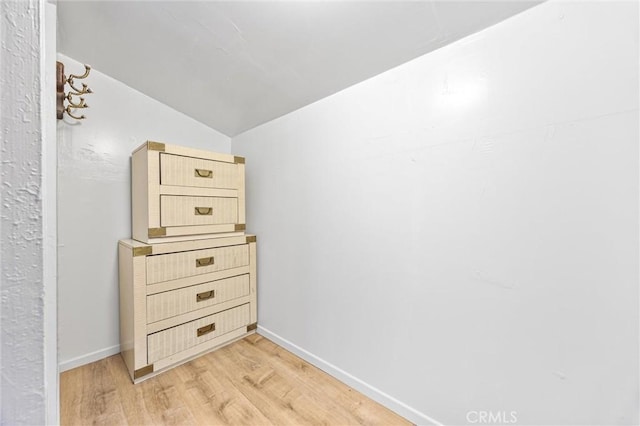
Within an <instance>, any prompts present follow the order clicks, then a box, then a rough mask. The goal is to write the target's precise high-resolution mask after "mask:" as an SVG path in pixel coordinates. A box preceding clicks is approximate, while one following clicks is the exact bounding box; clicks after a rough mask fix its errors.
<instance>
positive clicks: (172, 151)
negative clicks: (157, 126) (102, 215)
mask: <svg viewBox="0 0 640 426" xmlns="http://www.w3.org/2000/svg"><path fill="white" fill-rule="evenodd" d="M131 163H132V164H131V169H132V173H131V184H132V185H131V187H132V191H131V192H132V194H131V195H132V198H131V207H132V213H133V215H132V219H133V220H132V229H133V238H134V239H136V240H138V241H142V242H146V243H153V242H167V241H179V240H185V239H190V240H193V239H198V238H212V237H213V236H215V235H212V234H221V233H223V234H226V235H228V234H229V233H237V234H238V235H240V234H242V231H244V229H245V183H244V167H245V166H244V158H242V157H236V156H233V155H229V154H219V153H215V152H209V151H202V150H197V149H192V148H185V147H181V146H176V145H169V144H165V143H159V142H146V143H144V144H143V145H142V146H140V147H139V148H138V149H137V150H136V151H134V153H133V155H132V158H131Z"/></svg>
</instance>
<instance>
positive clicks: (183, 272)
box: [146, 244, 249, 284]
mask: <svg viewBox="0 0 640 426" xmlns="http://www.w3.org/2000/svg"><path fill="white" fill-rule="evenodd" d="M146 261H147V284H155V283H159V282H163V281H170V280H177V279H179V278H185V277H190V276H193V275H201V274H207V273H209V272H216V271H222V270H224V269H231V268H238V267H240V266H246V265H248V264H249V245H248V244H242V245H238V246H227V247H219V248H212V249H205V250H193V251H183V252H179V253H170V254H160V255H155V256H147V258H146Z"/></svg>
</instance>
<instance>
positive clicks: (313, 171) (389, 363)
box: [232, 1, 639, 425]
mask: <svg viewBox="0 0 640 426" xmlns="http://www.w3.org/2000/svg"><path fill="white" fill-rule="evenodd" d="M638 52H639V46H638V4H637V2H588V1H585V2H548V3H543V4H542V5H540V6H536V7H534V8H532V9H530V10H528V11H526V12H524V13H522V14H520V15H518V16H515V17H513V18H511V19H508V20H506V21H504V22H502V23H500V24H498V25H496V26H494V27H491V28H489V29H487V30H485V31H482V32H480V33H478V34H476V35H474V36H471V37H468V38H466V39H464V40H461V41H459V42H457V43H454V44H452V45H449V46H446V47H444V48H442V49H440V50H438V51H436V52H433V53H430V54H427V55H426V56H423V57H421V58H419V59H416V60H414V61H411V62H409V63H407V64H405V65H402V66H400V67H398V68H396V69H394V70H391V71H389V72H387V73H384V74H382V75H379V76H377V77H374V78H372V79H370V80H368V81H365V82H363V83H360V84H358V85H356V86H353V87H351V88H349V89H347V90H345V91H343V92H340V93H338V94H336V95H334V96H331V97H329V98H326V99H324V100H322V101H319V102H317V103H315V104H313V105H311V106H308V107H306V108H303V109H301V110H299V111H297V112H294V113H291V114H289V115H287V116H284V117H282V118H280V119H277V120H275V121H272V122H270V123H267V124H265V125H263V126H261V127H258V128H256V129H255V130H252V131H249V132H247V133H245V134H242V135H240V136H237V137H234V138H233V141H232V150H233V152H234V153H236V154H240V155H245V156H246V157H247V190H248V199H247V206H248V212H247V213H248V217H247V224H248V230H249V231H250V232H254V233H256V234H257V235H258V241H259V243H258V251H259V253H258V256H259V257H258V259H259V262H258V265H259V271H258V275H259V288H258V296H259V305H258V306H259V315H258V316H259V325H260V329H259V331H261V332H262V333H265V334H267V336H271V337H273V338H274V339H276V340H277V341H278V342H279V343H282V344H285V345H286V346H288V347H290V348H292V349H294V350H296V351H297V352H298V353H301V354H303V355H304V356H306V357H307V358H308V359H310V360H312V362H315V363H317V364H319V365H321V366H322V368H325V369H327V370H329V371H332V372H333V373H334V374H338V375H339V376H340V377H342V378H343V379H345V380H347V381H348V382H349V383H351V384H352V385H353V386H356V387H358V388H359V389H363V390H365V391H367V392H368V393H369V394H370V395H372V396H374V397H376V398H378V399H380V400H382V401H384V402H385V403H386V404H388V405H389V406H392V407H394V408H395V409H397V410H398V411H399V412H401V413H402V414H405V415H407V416H409V417H410V418H411V419H413V420H414V421H416V422H418V423H421V424H424V423H428V422H429V417H431V418H434V419H436V420H438V421H440V422H443V423H445V424H452V425H460V424H471V423H480V420H481V419H482V418H484V420H485V423H486V422H487V419H489V417H488V414H491V415H492V417H491V419H493V420H492V421H490V422H489V423H494V424H496V423H507V422H508V423H513V420H514V417H513V416H512V414H513V415H514V416H515V420H517V424H523V425H525V424H529V425H551V424H602V425H604V424H608V425H613V424H637V423H638V421H639V419H638V400H639V392H638V377H639V375H638V336H639V330H638V328H639V318H638V296H639V295H638V278H639V277H638V269H639V256H638V255H639V253H638V243H639V241H638V232H639V229H638V193H639V187H638V177H639V173H638V154H639V152H638V151H639V150H638V139H639V134H638V129H639V118H638V117H639V111H638V103H639V101H638V97H639V84H638V79H639V69H638ZM483 413H484V414H483Z"/></svg>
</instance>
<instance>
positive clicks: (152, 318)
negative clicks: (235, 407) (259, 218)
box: [118, 235, 257, 383]
mask: <svg viewBox="0 0 640 426" xmlns="http://www.w3.org/2000/svg"><path fill="white" fill-rule="evenodd" d="M118 257H119V264H120V265H119V266H120V268H119V269H120V347H121V351H122V357H123V358H124V361H125V364H126V365H127V369H128V370H129V374H130V375H131V379H132V380H133V381H134V382H135V383H138V382H140V381H142V380H144V379H146V378H148V377H151V376H152V375H153V374H154V373H158V372H161V371H164V370H166V369H168V368H171V367H174V366H176V365H179V364H181V363H183V362H186V361H188V360H190V359H192V358H194V357H196V356H198V355H201V354H203V353H205V352H208V351H211V350H213V349H216V348H218V347H220V346H222V345H225V344H228V343H230V342H233V341H235V340H237V339H240V338H242V337H244V336H247V335H249V334H251V333H254V332H255V329H256V326H257V306H256V301H257V299H256V237H255V236H253V235H243V236H233V237H225V238H212V239H204V240H193V241H182V242H170V243H162V244H145V243H141V242H138V241H135V240H121V241H120V242H119V245H118Z"/></svg>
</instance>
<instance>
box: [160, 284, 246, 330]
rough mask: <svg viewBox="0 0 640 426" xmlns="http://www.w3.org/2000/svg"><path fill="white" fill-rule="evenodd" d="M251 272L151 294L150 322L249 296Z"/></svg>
mask: <svg viewBox="0 0 640 426" xmlns="http://www.w3.org/2000/svg"><path fill="white" fill-rule="evenodd" d="M249 294H250V283H249V274H244V275H239V276H235V277H231V278H226V279H223V280H218V281H211V282H208V283H204V284H200V285H194V286H191V287H186V288H181V289H178V290H172V291H165V292H163V293H158V294H153V295H151V296H147V322H148V323H153V322H156V321H160V320H163V319H166V318H171V317H175V316H177V315H182V314H185V313H187V312H192V311H196V310H198V309H203V308H208V307H209V306H213V305H217V304H219V303H223V302H227V301H229V300H233V299H237V298H240V297H244V296H248V295H249Z"/></svg>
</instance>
